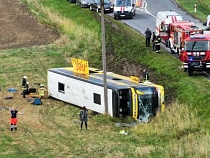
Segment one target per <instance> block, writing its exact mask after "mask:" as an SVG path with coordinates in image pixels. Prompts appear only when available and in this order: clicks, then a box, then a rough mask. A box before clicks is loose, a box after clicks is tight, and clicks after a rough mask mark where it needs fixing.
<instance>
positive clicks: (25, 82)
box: [22, 76, 27, 98]
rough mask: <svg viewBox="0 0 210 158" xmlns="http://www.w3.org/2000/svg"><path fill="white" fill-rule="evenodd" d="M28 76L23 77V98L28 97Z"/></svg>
mask: <svg viewBox="0 0 210 158" xmlns="http://www.w3.org/2000/svg"><path fill="white" fill-rule="evenodd" d="M26 79H27V76H23V79H22V94H23V98H25V97H26V86H27V81H26Z"/></svg>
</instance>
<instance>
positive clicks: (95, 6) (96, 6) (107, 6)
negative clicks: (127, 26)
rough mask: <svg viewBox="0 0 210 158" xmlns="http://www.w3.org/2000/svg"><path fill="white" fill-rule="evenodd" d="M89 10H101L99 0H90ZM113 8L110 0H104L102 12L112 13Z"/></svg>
mask: <svg viewBox="0 0 210 158" xmlns="http://www.w3.org/2000/svg"><path fill="white" fill-rule="evenodd" d="M90 10H91V11H92V10H95V11H97V12H100V11H101V4H100V0H92V2H91V3H90ZM113 10H114V6H113V4H112V3H111V2H110V0H104V12H105V13H113Z"/></svg>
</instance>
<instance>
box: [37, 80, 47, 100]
mask: <svg viewBox="0 0 210 158" xmlns="http://www.w3.org/2000/svg"><path fill="white" fill-rule="evenodd" d="M38 93H39V96H40V98H41V99H42V98H44V93H45V88H44V85H43V84H41V85H40V88H39V90H38Z"/></svg>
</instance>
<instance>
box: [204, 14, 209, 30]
mask: <svg viewBox="0 0 210 158" xmlns="http://www.w3.org/2000/svg"><path fill="white" fill-rule="evenodd" d="M203 25H204V26H206V27H207V28H210V15H208V16H207V18H206V21H205V22H204V23H203Z"/></svg>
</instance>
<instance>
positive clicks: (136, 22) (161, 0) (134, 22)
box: [121, 0, 202, 34]
mask: <svg viewBox="0 0 210 158" xmlns="http://www.w3.org/2000/svg"><path fill="white" fill-rule="evenodd" d="M154 2H155V3H154ZM193 6H194V5H193V4H192V9H193V10H194V8H193ZM169 10H172V11H175V12H177V13H179V14H180V15H182V17H183V19H184V20H186V21H192V22H194V23H195V24H196V25H198V26H200V27H202V23H201V22H200V21H199V20H197V19H195V18H193V17H192V16H190V15H189V14H187V13H186V12H184V11H183V10H181V9H180V8H178V6H177V5H176V3H175V1H174V0H155V1H154V0H146V1H145V8H138V9H137V10H136V16H135V17H134V18H133V19H125V20H121V21H122V22H123V23H125V24H127V25H129V26H131V27H132V28H134V29H136V30H137V31H139V32H140V33H142V34H144V32H145V30H146V28H147V27H149V28H150V29H151V31H155V23H156V15H157V13H158V12H159V11H169Z"/></svg>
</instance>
